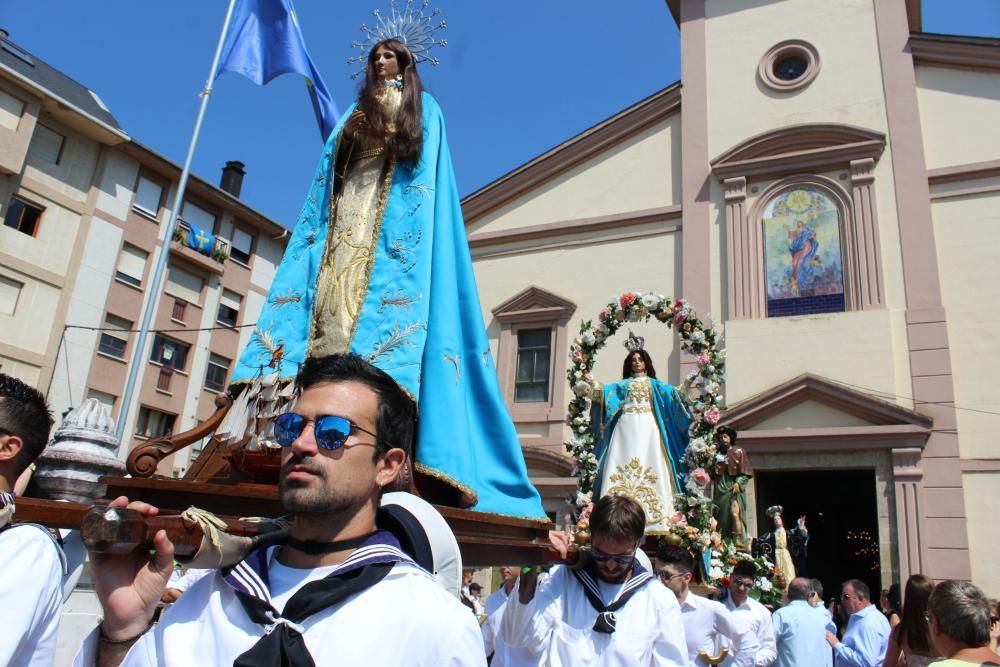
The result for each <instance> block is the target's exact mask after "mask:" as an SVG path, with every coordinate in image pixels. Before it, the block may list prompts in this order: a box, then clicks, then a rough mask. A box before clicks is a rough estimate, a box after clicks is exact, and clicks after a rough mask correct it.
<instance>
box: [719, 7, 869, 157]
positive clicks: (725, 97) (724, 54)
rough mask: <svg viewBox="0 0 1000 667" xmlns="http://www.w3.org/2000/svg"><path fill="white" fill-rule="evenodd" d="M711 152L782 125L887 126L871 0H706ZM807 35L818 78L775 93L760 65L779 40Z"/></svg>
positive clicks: (804, 37)
mask: <svg viewBox="0 0 1000 667" xmlns="http://www.w3.org/2000/svg"><path fill="white" fill-rule="evenodd" d="M705 13H706V25H705V37H706V41H707V43H708V60H707V70H708V99H709V112H710V118H709V151H708V152H709V155H710V156H712V157H715V156H716V155H718V154H719V153H721V152H722V151H724V150H726V149H727V148H729V147H730V146H732V145H733V144H735V143H737V142H738V141H741V140H742V139H744V138H746V137H748V136H751V135H754V134H757V133H759V132H763V131H765V130H771V129H774V128H776V127H780V126H782V125H791V124H795V123H806V122H817V121H818V122H827V123H829V122H839V123H849V124H851V125H860V126H861V127H866V128H868V129H872V130H878V131H881V132H884V131H885V130H886V121H885V110H884V109H885V107H884V105H883V103H882V78H881V73H880V70H879V67H878V62H879V57H878V42H877V39H876V37H875V20H874V16H873V6H872V0H838V1H837V2H829V1H828V0H795V1H794V2H760V0H708V1H707V2H706V3H705ZM787 39H804V40H806V41H807V42H810V43H811V44H813V45H814V46H815V47H816V49H817V50H818V51H819V58H820V63H821V69H820V72H819V76H817V77H816V79H815V80H813V82H812V83H811V84H809V86H807V87H806V88H805V89H803V90H800V91H797V92H795V93H792V94H788V93H776V92H774V91H772V90H770V89H769V88H766V87H764V86H763V85H762V84H761V83H760V82H759V80H758V78H757V63H758V61H759V60H760V59H761V57H763V56H764V54H765V52H767V50H768V49H770V48H771V47H772V46H774V45H775V44H777V43H778V42H781V41H784V40H787Z"/></svg>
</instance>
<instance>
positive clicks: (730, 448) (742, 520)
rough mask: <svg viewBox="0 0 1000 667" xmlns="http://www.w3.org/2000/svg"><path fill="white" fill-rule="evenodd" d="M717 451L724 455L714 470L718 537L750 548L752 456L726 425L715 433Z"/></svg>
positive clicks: (714, 502)
mask: <svg viewBox="0 0 1000 667" xmlns="http://www.w3.org/2000/svg"><path fill="white" fill-rule="evenodd" d="M716 439H717V441H718V444H717V445H716V452H717V453H718V455H720V456H724V457H725V458H724V460H722V461H720V462H719V463H718V465H717V466H716V469H715V475H716V476H715V490H714V492H713V494H712V501H713V504H714V505H715V508H716V518H717V520H718V522H719V534H720V535H721V536H722V537H724V538H729V539H731V540H732V541H733V543H734V544H735V545H736V546H737V547H738V548H740V549H749V548H750V535H749V534H748V532H747V523H746V516H747V484H748V483H749V482H750V478H751V477H752V476H753V469H752V468H751V467H750V457H749V456H747V453H746V451H745V450H744V449H743V448H742V447H739V446H738V445H737V444H736V431H735V430H733V429H731V428H729V427H727V426H723V427H721V428H719V429H717V430H716Z"/></svg>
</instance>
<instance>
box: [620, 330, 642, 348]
mask: <svg viewBox="0 0 1000 667" xmlns="http://www.w3.org/2000/svg"><path fill="white" fill-rule="evenodd" d="M622 345H624V346H625V349H626V350H628V351H629V352H638V351H639V350H641V349H643V348H644V347H645V346H646V339H645V338H643V337H642V336H636V335H635V334H634V333H632V330H631V329H629V330H628V338H626V339H625V342H624V343H622Z"/></svg>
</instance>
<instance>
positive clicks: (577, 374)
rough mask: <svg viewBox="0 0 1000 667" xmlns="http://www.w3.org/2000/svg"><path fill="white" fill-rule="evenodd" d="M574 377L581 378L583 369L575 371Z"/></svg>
mask: <svg viewBox="0 0 1000 667" xmlns="http://www.w3.org/2000/svg"><path fill="white" fill-rule="evenodd" d="M573 377H575V378H576V379H578V380H579V379H580V378H582V377H583V371H573Z"/></svg>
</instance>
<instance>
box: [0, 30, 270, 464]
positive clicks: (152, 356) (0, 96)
mask: <svg viewBox="0 0 1000 667" xmlns="http://www.w3.org/2000/svg"><path fill="white" fill-rule="evenodd" d="M180 172H181V169H180V166H179V165H177V164H175V163H173V162H171V161H170V160H169V159H167V158H165V157H164V156H162V155H159V154H158V153H156V152H155V151H153V150H152V149H150V148H149V147H147V146H144V145H143V144H142V143H140V142H138V141H136V140H135V139H134V138H132V137H131V136H130V135H129V134H128V133H127V132H126V131H125V130H124V129H123V128H122V127H121V126H120V125H119V124H118V122H117V120H116V119H115V117H114V116H113V114H112V113H111V112H110V111H109V110H108V109H107V107H106V106H105V105H104V104H103V102H102V101H101V99H100V97H99V96H98V95H97V93H95V92H94V91H91V90H89V89H88V88H87V87H86V86H84V85H82V84H80V83H78V82H76V81H74V80H73V79H71V78H70V77H68V76H66V75H65V74H63V73H61V72H59V71H58V70H56V69H54V68H53V67H51V66H49V65H48V64H46V63H45V62H44V61H42V60H41V59H39V58H38V57H37V56H35V55H34V54H31V53H28V52H26V51H25V50H23V49H21V48H20V47H18V46H17V45H16V44H15V43H14V42H13V41H11V39H10V37H9V36H8V35H7V34H6V33H0V217H2V218H3V225H2V226H0V330H2V331H3V335H2V336H0V369H2V370H3V372H5V373H9V374H11V375H15V376H17V377H19V378H21V379H23V380H24V381H26V382H28V383H30V384H32V385H34V386H36V387H38V388H39V389H40V390H41V391H42V392H44V393H46V394H47V396H48V399H49V402H50V404H51V406H52V408H53V412H54V413H55V414H56V416H57V419H58V416H59V415H60V414H62V413H64V411H65V410H67V409H68V408H71V407H75V406H77V405H79V404H80V403H81V402H82V401H84V400H86V399H88V398H96V399H98V400H100V401H101V402H103V403H105V404H106V405H108V407H109V408H110V409H111V411H112V414H113V415H114V416H115V417H116V418H117V416H118V414H119V412H120V408H121V394H122V392H123V388H124V386H125V380H126V376H127V371H128V363H129V360H130V359H131V356H132V353H133V346H134V345H135V344H136V340H137V337H138V334H137V333H136V332H135V329H138V327H139V323H140V321H141V319H142V312H143V308H144V307H145V304H146V302H147V300H148V299H149V298H151V294H150V289H149V287H150V283H151V281H152V276H153V271H154V267H155V265H156V262H157V260H158V257H159V256H160V253H162V252H168V253H169V258H168V268H167V271H166V272H165V274H164V277H163V284H162V288H161V290H160V292H161V293H160V295H159V298H158V303H157V305H156V310H155V316H154V318H153V322H152V329H153V331H151V333H150V335H149V337H148V338H147V342H146V349H145V350H143V353H142V359H143V364H142V367H141V368H140V370H139V380H138V384H137V391H136V396H135V398H134V401H135V403H134V404H133V408H132V409H131V410H130V411H129V415H128V418H127V419H128V423H127V424H126V430H125V433H127V434H129V438H128V439H129V447H128V448H124V447H123V448H122V449H121V451H120V452H119V455H120V456H121V458H123V459H124V458H125V457H126V456H127V455H128V451H129V450H130V449H131V448H133V447H135V446H136V445H138V444H139V443H141V442H143V441H145V440H147V439H149V438H155V437H159V436H161V435H164V434H166V433H168V432H170V431H182V430H186V429H188V428H191V427H192V426H194V425H196V424H197V423H198V422H199V421H201V420H204V419H205V418H206V417H208V416H209V415H210V414H211V413H212V411H213V410H214V404H213V399H214V397H215V395H216V394H217V393H218V392H219V391H221V390H223V389H224V388H225V386H226V385H227V383H228V380H229V375H230V370H231V368H232V365H233V362H234V360H235V359H236V355H237V354H238V352H239V350H240V349H241V348H242V346H243V345H244V344H245V342H246V340H247V339H248V338H249V336H250V333H251V332H252V325H253V323H254V322H255V321H256V318H257V315H258V314H259V313H260V311H261V308H262V307H263V305H264V301H265V299H266V295H267V288H268V286H269V285H270V283H271V280H272V278H273V276H274V272H275V270H276V268H277V265H278V263H279V261H280V259H281V256H282V254H283V252H284V248H285V245H286V243H287V241H288V236H289V235H288V230H287V229H286V228H285V227H283V226H282V225H281V224H279V223H278V222H277V221H275V220H272V219H270V218H268V217H267V216H265V215H263V214H262V213H260V212H258V211H256V210H254V209H253V208H251V207H250V206H247V205H246V204H245V203H244V202H242V201H241V200H240V199H239V195H240V188H241V185H242V181H243V176H244V171H243V165H242V164H241V163H239V162H235V161H234V162H229V163H227V165H226V166H225V167H224V168H223V171H222V177H221V179H220V184H219V185H218V186H216V185H215V184H213V183H211V182H209V181H206V180H204V179H202V178H199V177H197V176H195V175H192V176H191V178H190V179H189V181H188V185H187V189H186V192H185V196H184V203H183V205H182V208H181V211H180V215H179V219H178V225H177V230H176V233H175V234H174V235H173V238H169V239H168V238H165V235H166V222H167V220H168V219H169V216H170V213H171V206H172V205H173V202H174V198H175V195H176V191H177V190H176V189H177V185H178V181H179V177H180ZM192 236H195V237H198V238H196V239H194V241H192V240H191V237H192ZM199 240H200V241H201V243H200V244H199V243H198V242H197V241H199ZM199 245H200V251H199V250H196V249H195V247H198V246H199ZM189 451H190V450H185V452H182V453H181V454H179V455H178V456H179V458H178V459H177V460H168V461H165V462H164V463H163V464H162V466H161V470H160V472H161V473H163V474H171V473H172V472H173V473H180V472H182V471H183V470H184V469H185V468H186V466H187V465H188V463H189V461H188V458H189V456H190V453H189Z"/></svg>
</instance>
